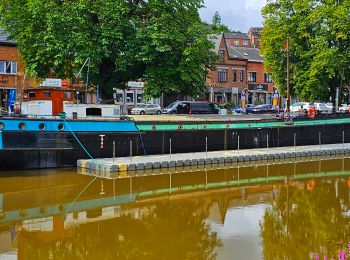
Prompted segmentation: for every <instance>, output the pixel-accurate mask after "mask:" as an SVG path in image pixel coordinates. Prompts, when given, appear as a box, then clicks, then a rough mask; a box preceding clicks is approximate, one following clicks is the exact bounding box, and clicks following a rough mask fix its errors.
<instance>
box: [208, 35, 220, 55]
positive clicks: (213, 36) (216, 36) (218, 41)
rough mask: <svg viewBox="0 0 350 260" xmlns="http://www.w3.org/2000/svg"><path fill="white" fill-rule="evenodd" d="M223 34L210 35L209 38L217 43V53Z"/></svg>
mask: <svg viewBox="0 0 350 260" xmlns="http://www.w3.org/2000/svg"><path fill="white" fill-rule="evenodd" d="M221 39H222V34H215V35H209V40H210V41H211V42H213V43H214V44H215V49H214V51H215V53H219V49H220V44H221Z"/></svg>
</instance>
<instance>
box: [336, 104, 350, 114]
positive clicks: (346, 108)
mask: <svg viewBox="0 0 350 260" xmlns="http://www.w3.org/2000/svg"><path fill="white" fill-rule="evenodd" d="M349 109H350V106H349V105H348V104H341V105H340V106H339V112H340V113H347V112H348V111H349Z"/></svg>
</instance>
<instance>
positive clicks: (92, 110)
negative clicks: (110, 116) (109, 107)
mask: <svg viewBox="0 0 350 260" xmlns="http://www.w3.org/2000/svg"><path fill="white" fill-rule="evenodd" d="M86 116H102V109H101V108H98V107H88V108H86Z"/></svg>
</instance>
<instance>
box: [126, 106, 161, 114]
mask: <svg viewBox="0 0 350 260" xmlns="http://www.w3.org/2000/svg"><path fill="white" fill-rule="evenodd" d="M161 113H162V109H161V107H160V106H159V105H156V104H142V105H138V106H137V107H135V108H133V109H131V114H132V115H145V114H147V115H152V114H157V115H160V114H161Z"/></svg>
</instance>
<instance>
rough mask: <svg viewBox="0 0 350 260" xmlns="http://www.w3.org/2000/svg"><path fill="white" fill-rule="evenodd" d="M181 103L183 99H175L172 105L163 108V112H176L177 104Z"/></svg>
mask: <svg viewBox="0 0 350 260" xmlns="http://www.w3.org/2000/svg"><path fill="white" fill-rule="evenodd" d="M180 103H181V101H175V102H173V103H171V104H170V105H168V106H167V107H165V108H163V110H162V113H163V114H168V115H170V114H176V109H177V106H178V105H179V104H180Z"/></svg>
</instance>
